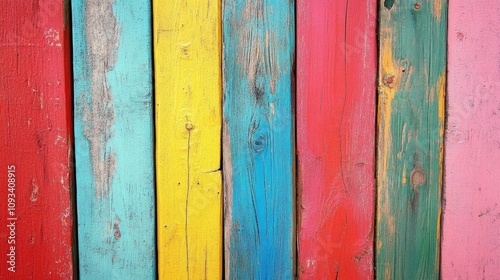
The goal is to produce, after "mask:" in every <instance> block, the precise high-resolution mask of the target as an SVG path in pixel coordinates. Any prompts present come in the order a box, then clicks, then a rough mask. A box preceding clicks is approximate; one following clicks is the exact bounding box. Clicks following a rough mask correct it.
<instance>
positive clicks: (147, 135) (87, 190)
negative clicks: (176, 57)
mask: <svg viewBox="0 0 500 280" xmlns="http://www.w3.org/2000/svg"><path fill="white" fill-rule="evenodd" d="M72 11H73V50H74V53H73V56H74V62H73V63H74V64H73V67H74V68H73V69H74V79H75V85H74V86H75V97H74V102H75V114H74V118H75V148H76V167H77V168H76V172H77V173H76V175H77V176H76V179H77V182H76V183H77V202H78V203H77V206H78V209H77V210H78V237H79V239H78V241H79V264H80V277H81V278H82V279H101V278H102V277H104V278H110V279H111V278H113V279H119V278H122V279H130V278H134V279H154V278H155V276H156V256H155V204H154V161H153V108H152V99H153V97H152V58H151V40H152V39H151V5H150V3H149V1H145V0H141V1H125V0H116V1H113V0H105V1H100V0H74V1H72Z"/></svg>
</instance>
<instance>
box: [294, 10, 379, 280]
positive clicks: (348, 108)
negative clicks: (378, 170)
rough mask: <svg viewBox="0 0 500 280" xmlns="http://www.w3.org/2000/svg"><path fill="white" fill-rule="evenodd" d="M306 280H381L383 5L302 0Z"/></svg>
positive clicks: (302, 253) (302, 267)
mask: <svg viewBox="0 0 500 280" xmlns="http://www.w3.org/2000/svg"><path fill="white" fill-rule="evenodd" d="M297 16H298V17H297V138H298V142H297V150H298V170H299V199H300V201H299V205H300V206H299V209H300V213H299V215H300V216H299V248H298V252H299V277H300V279H320V278H321V279H373V277H374V275H373V274H374V271H373V266H374V264H373V235H374V211H375V208H374V206H375V203H374V202H375V201H374V199H375V177H374V172H375V126H376V124H375V121H376V118H375V108H376V105H375V104H376V103H375V102H376V95H375V91H376V87H375V84H376V80H375V77H376V60H377V58H376V52H377V42H376V25H377V2H376V0H370V1H366V0H356V1H347V0H344V1H330V0H317V1H308V0H299V1H298V5H297Z"/></svg>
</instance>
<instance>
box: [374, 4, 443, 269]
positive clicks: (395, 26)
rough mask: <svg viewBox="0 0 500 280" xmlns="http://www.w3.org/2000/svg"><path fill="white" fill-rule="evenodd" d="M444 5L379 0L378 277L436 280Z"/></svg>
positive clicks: (440, 171) (441, 147) (438, 241)
mask: <svg viewBox="0 0 500 280" xmlns="http://www.w3.org/2000/svg"><path fill="white" fill-rule="evenodd" d="M446 23H447V1H445V0H435V1H430V0H427V1H417V2H416V1H414V0H412V1H410V0H402V1H397V0H396V1H395V0H381V5H380V61H379V63H380V66H379V119H378V132H379V133H378V135H379V136H378V137H379V138H378V163H377V164H378V168H377V170H378V171H377V173H378V174H377V180H378V207H377V233H376V240H377V244H376V251H377V254H376V264H377V267H376V271H377V278H378V279H438V277H439V243H440V240H439V238H440V215H441V176H442V151H443V127H444V125H443V123H444V95H445V84H446Z"/></svg>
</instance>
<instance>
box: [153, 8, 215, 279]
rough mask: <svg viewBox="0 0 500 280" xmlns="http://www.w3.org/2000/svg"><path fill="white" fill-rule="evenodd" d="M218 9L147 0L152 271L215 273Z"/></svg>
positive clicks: (170, 275) (168, 275)
mask: <svg viewBox="0 0 500 280" xmlns="http://www.w3.org/2000/svg"><path fill="white" fill-rule="evenodd" d="M220 9H221V4H220V2H219V1H210V0H168V1H160V0H154V1H153V10H154V12H153V20H154V26H153V28H154V64H155V85H156V88H155V90H156V148H157V151H156V153H157V154H156V155H157V158H156V164H157V167H156V170H157V171H156V172H157V209H158V210H157V217H158V269H159V277H160V279H220V278H221V277H222V228H223V227H222V190H221V188H222V180H221V173H220V160H221V140H220V139H221V92H222V87H221V84H222V81H221V27H220V26H221V18H220V17H221V16H220V14H221V11H220Z"/></svg>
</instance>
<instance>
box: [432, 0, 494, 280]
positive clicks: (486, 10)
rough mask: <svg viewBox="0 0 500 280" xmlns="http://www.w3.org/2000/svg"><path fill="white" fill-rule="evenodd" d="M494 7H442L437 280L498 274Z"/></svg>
mask: <svg viewBox="0 0 500 280" xmlns="http://www.w3.org/2000/svg"><path fill="white" fill-rule="evenodd" d="M499 24H500V2H499V1H497V0H475V1H465V0H460V1H450V9H449V32H448V44H449V48H448V79H449V82H448V99H447V100H448V123H447V131H446V143H445V147H446V150H445V192H444V195H445V199H446V200H445V201H446V203H445V205H443V206H444V211H443V243H442V250H443V256H442V265H441V270H442V272H441V273H442V277H443V279H497V278H498V275H499V274H498V273H499V271H500V205H499V204H500V188H499V187H498V182H499V181H500V68H499V63H500V52H499V50H500V29H499Z"/></svg>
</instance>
